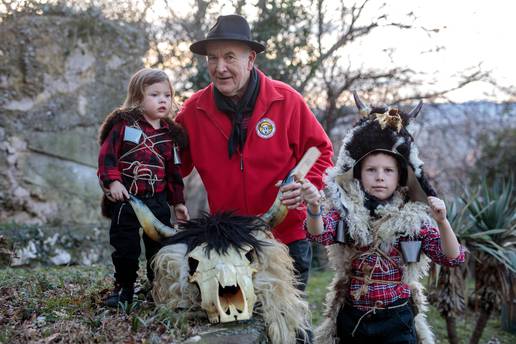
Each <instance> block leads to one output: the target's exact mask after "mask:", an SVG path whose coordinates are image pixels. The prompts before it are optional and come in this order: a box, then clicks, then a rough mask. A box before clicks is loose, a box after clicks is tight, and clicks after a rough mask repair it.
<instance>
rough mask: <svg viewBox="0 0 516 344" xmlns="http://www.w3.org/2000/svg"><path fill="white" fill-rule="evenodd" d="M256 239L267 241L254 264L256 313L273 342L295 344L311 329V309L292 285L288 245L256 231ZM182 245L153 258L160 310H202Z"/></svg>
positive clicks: (163, 250) (184, 247)
mask: <svg viewBox="0 0 516 344" xmlns="http://www.w3.org/2000/svg"><path fill="white" fill-rule="evenodd" d="M257 239H259V240H263V241H265V242H267V245H264V246H263V248H262V252H261V254H260V256H259V259H257V260H255V261H254V262H253V265H254V266H253V267H254V268H255V269H256V271H257V272H256V274H255V275H254V291H255V294H256V297H257V303H256V304H255V310H254V311H255V312H256V313H257V314H260V315H262V317H263V319H264V321H265V325H266V328H267V334H268V336H269V339H270V340H271V342H272V343H279V344H283V343H285V344H290V343H291V344H294V343H296V336H298V337H299V336H302V337H306V335H307V330H308V329H309V328H310V309H309V307H308V303H307V302H306V301H305V295H304V293H302V292H301V291H299V290H298V289H297V288H296V287H295V285H296V284H297V281H296V279H295V277H294V276H295V275H294V264H293V260H292V258H291V257H290V256H289V254H288V248H287V246H285V245H283V244H282V243H280V242H278V241H276V240H275V239H274V238H273V237H272V235H271V234H270V233H269V234H265V233H263V232H257ZM186 254H187V246H186V245H185V244H174V245H168V246H165V247H164V248H162V249H161V250H160V251H159V252H158V253H157V254H156V257H155V259H154V262H153V264H154V269H155V271H156V279H155V281H154V287H153V289H152V296H153V297H154V300H155V301H156V304H158V306H159V307H166V308H168V309H177V308H183V309H190V310H192V311H198V310H200V309H201V295H200V293H199V290H198V288H197V287H196V286H195V285H193V284H191V283H189V282H188V264H187V261H186V259H185V256H186Z"/></svg>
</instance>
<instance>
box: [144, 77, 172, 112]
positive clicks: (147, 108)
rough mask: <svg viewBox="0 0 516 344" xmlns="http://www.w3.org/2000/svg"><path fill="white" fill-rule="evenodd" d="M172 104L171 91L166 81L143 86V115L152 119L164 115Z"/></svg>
mask: <svg viewBox="0 0 516 344" xmlns="http://www.w3.org/2000/svg"><path fill="white" fill-rule="evenodd" d="M171 106H172V92H171V91H170V86H169V84H168V82H166V81H163V82H157V83H155V84H152V85H149V86H147V87H145V90H144V92H143V101H142V109H143V114H144V116H145V117H146V118H147V119H149V120H151V121H153V120H159V119H161V118H164V117H166V116H167V115H168V114H169V112H170V107H171Z"/></svg>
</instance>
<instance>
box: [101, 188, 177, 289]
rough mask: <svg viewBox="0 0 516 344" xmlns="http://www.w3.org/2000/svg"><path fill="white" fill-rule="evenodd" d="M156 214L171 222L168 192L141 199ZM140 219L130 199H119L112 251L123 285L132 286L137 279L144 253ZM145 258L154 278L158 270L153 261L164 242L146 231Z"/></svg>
mask: <svg viewBox="0 0 516 344" xmlns="http://www.w3.org/2000/svg"><path fill="white" fill-rule="evenodd" d="M141 200H142V201H143V202H144V203H145V204H146V205H147V206H148V207H149V209H150V210H151V211H152V213H153V214H154V215H155V216H156V218H158V219H159V220H160V221H161V222H163V223H164V224H167V225H169V224H170V208H169V206H168V204H167V200H166V194H165V193H162V194H159V195H155V196H154V197H152V198H142V199H141ZM139 229H140V222H138V218H137V217H136V214H135V213H134V211H133V208H132V207H131V205H130V204H129V202H118V203H116V204H115V206H114V207H113V212H112V216H111V228H110V229H109V243H110V244H111V246H113V247H114V249H115V250H114V252H113V253H112V254H111V258H112V260H113V265H114V266H115V282H116V283H117V284H119V285H121V286H125V285H132V284H134V282H135V281H136V277H137V272H138V259H139V257H140V253H141V246H140V233H139ZM143 244H144V246H145V258H146V260H147V278H148V279H149V282H152V281H153V280H154V271H153V269H152V267H151V261H152V258H153V257H154V255H155V254H156V253H157V252H158V251H159V250H160V248H161V247H162V245H161V244H160V243H159V242H156V241H154V240H152V239H150V238H149V237H148V236H147V235H146V234H145V233H143Z"/></svg>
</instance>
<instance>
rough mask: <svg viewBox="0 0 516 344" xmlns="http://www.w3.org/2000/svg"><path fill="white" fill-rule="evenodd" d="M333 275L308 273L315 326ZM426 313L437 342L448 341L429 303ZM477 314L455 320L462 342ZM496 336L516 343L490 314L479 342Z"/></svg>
mask: <svg viewBox="0 0 516 344" xmlns="http://www.w3.org/2000/svg"><path fill="white" fill-rule="evenodd" d="M332 277H333V272H331V271H324V270H314V271H313V272H312V274H311V275H310V279H309V281H308V286H307V293H308V301H309V302H310V308H311V310H312V322H313V324H314V327H315V326H317V325H318V324H319V323H320V321H321V319H322V312H323V310H324V300H325V295H326V288H327V287H328V285H329V284H330V281H331V279H332ZM429 308H430V310H429V313H428V320H429V322H430V325H431V326H432V329H433V331H434V333H435V335H436V338H437V342H438V343H448V339H447V332H446V323H445V321H444V319H443V318H442V317H441V316H440V315H439V312H438V311H437V310H436V309H435V308H434V307H433V306H432V305H430V307H429ZM476 318H477V314H474V313H467V314H465V316H464V318H462V319H458V320H457V332H458V337H459V338H462V343H468V342H469V336H470V335H471V333H472V332H473V328H474V326H475V322H476ZM493 337H496V338H498V340H499V341H500V343H504V344H505V343H507V344H512V343H516V334H511V333H509V332H506V331H504V330H503V329H502V328H501V323H500V316H499V314H495V315H494V316H491V318H490V319H489V322H488V324H487V327H486V328H485V330H484V333H483V334H482V337H481V339H480V343H487V342H488V341H489V340H490V339H491V338H493Z"/></svg>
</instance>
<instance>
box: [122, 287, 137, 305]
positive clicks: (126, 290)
mask: <svg viewBox="0 0 516 344" xmlns="http://www.w3.org/2000/svg"><path fill="white" fill-rule="evenodd" d="M133 296H134V286H133V285H130V286H126V287H122V291H121V292H120V299H119V302H121V303H126V302H127V304H128V305H129V304H131V303H133Z"/></svg>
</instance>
